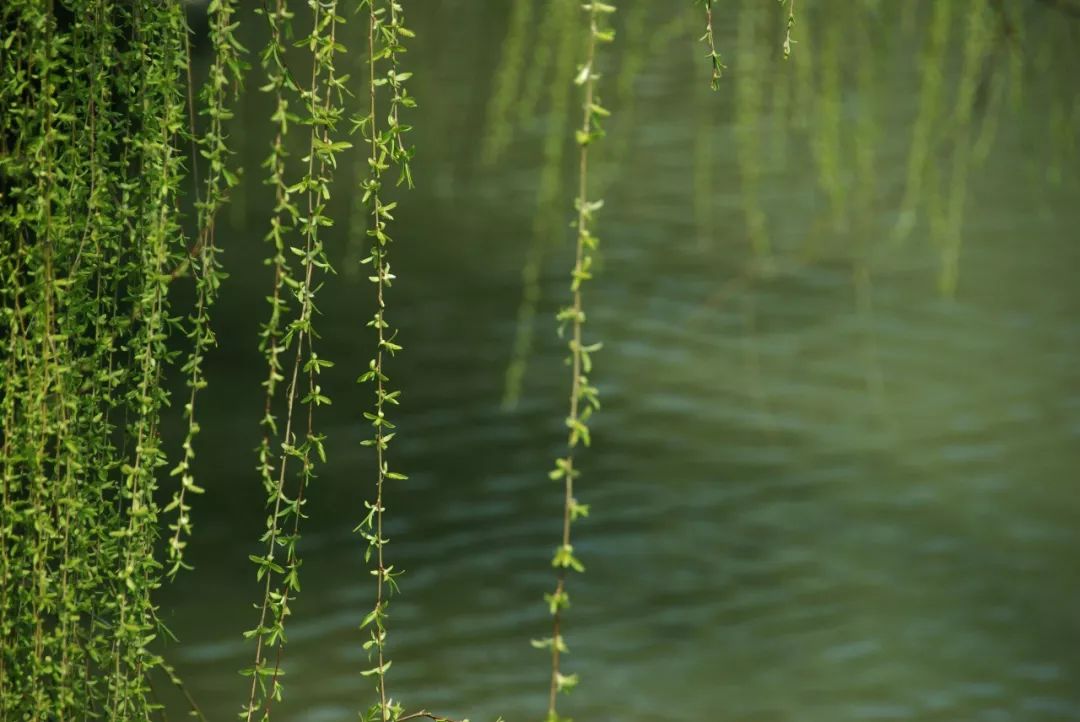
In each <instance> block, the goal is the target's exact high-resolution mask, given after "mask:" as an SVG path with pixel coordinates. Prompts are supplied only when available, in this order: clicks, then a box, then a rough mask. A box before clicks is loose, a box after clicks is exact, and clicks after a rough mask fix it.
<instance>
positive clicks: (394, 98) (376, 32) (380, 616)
mask: <svg viewBox="0 0 1080 722" xmlns="http://www.w3.org/2000/svg"><path fill="white" fill-rule="evenodd" d="M365 2H366V5H367V9H368V101H369V106H368V112H367V113H366V114H365V115H363V116H362V117H360V118H357V119H356V121H355V125H356V129H357V130H358V131H359V132H360V133H361V135H362V137H363V138H364V140H365V142H366V143H367V144H368V148H369V155H368V170H369V174H368V177H367V178H366V179H364V181H363V182H362V184H361V188H362V190H363V202H364V203H365V204H367V206H368V207H369V208H370V214H371V217H370V221H369V227H368V229H367V235H368V236H369V237H370V238H371V239H372V241H371V252H370V254H369V255H368V256H367V257H366V258H364V259H363V263H364V264H365V265H370V267H371V275H370V276H369V280H370V281H371V283H372V284H374V286H375V313H374V315H373V316H372V319H371V321H369V322H368V326H369V327H370V328H373V329H374V330H375V337H376V348H375V355H374V357H373V358H372V359H371V360H370V362H369V364H368V370H367V371H366V372H364V374H363V375H361V376H360V378H359V382H360V383H369V384H371V385H372V387H373V388H374V392H375V393H374V396H375V403H374V407H373V409H372V410H371V411H365V412H364V418H366V419H367V420H368V421H369V422H370V423H371V426H372V431H373V437H372V438H370V439H365V440H364V441H362V442H361V443H362V444H363V445H364V446H370V447H374V449H375V467H376V468H375V498H374V500H373V501H365V502H364V506H365V508H366V510H367V511H366V514H365V516H364V517H363V519H362V521H361V522H360V524H359V525H358V526H357V528H356V530H357V531H358V532H359V533H360V534H361V535H362V536H363V537H364V539H365V540H366V541H367V544H368V546H367V550H366V551H365V555H364V556H365V560H366V561H367V562H368V563H372V564H373V567H374V568H373V569H372V570H371V573H372V575H373V576H374V577H375V604H374V607H373V608H372V609H371V611H370V612H368V614H367V615H366V616H365V617H364V620H363V623H362V624H361V628H363V629H367V630H368V634H369V638H368V641H367V642H365V643H364V649H365V650H366V651H367V652H368V654H369V658H370V659H371V660H372V664H373V666H371V667H369V668H368V669H366V670H364V671H363V672H362V673H361V674H363V675H364V676H366V677H373V678H374V680H375V687H376V691H377V693H378V699H377V701H376V702H375V703H374V704H373V705H371V706H370V707H369V708H368V709H367V711H366V712H365V713H364V714H363V718H364V719H365V720H382V721H383V722H385V721H386V720H391V719H393V720H396V719H398V718H399V717H401V714H402V707H401V705H400V704H395V703H394V701H393V699H392V698H390V697H389V696H388V695H387V691H386V673H387V671H388V670H389V669H390V665H391V660H390V659H389V658H388V657H387V656H386V634H387V627H386V619H387V609H388V606H389V598H390V595H391V593H392V592H394V591H396V590H397V581H396V578H397V577H398V575H399V574H400V572H398V571H395V570H394V566H393V565H392V564H389V563H388V562H387V559H386V555H385V547H386V544H387V542H388V540H387V538H386V537H385V536H383V514H384V512H385V511H386V507H385V502H384V494H383V492H384V489H385V485H386V482H388V481H394V480H404V479H405V478H406V476H405V475H404V474H401V473H399V472H397V471H393V470H392V469H391V468H390V462H389V460H388V459H387V456H388V451H389V449H390V442H391V440H392V439H393V438H394V435H395V433H396V432H395V431H394V428H395V427H394V424H393V422H392V421H390V419H389V418H387V413H388V406H390V405H393V406H396V405H398V403H399V401H398V397H399V396H400V394H401V392H400V391H397V390H393V389H392V388H391V387H390V385H389V384H390V377H389V376H388V374H387V372H386V366H385V361H386V359H387V358H388V357H389V356H393V355H394V354H395V353H396V352H398V351H400V350H401V349H402V346H401V345H400V344H399V343H397V342H396V338H397V331H396V330H395V329H394V328H393V327H392V326H391V325H390V322H389V320H388V319H387V315H386V307H387V302H386V291H387V289H389V288H390V286H391V284H392V281H393V280H394V275H393V273H391V272H390V259H389V250H390V244H391V242H392V240H393V239H392V238H391V236H390V235H389V233H388V232H387V229H388V223H389V221H392V220H393V218H394V216H393V211H394V208H395V207H397V203H396V202H394V201H386V200H385V194H384V188H383V176H384V174H385V173H386V172H388V171H389V170H390V169H391V168H392V167H396V168H397V171H398V178H397V183H398V184H399V185H401V184H404V185H405V186H407V187H409V188H411V187H412V172H411V170H410V167H409V161H410V159H411V158H412V150H411V149H410V148H409V147H408V145H407V143H406V141H405V135H406V133H408V132H409V130H410V127H409V126H408V125H405V124H403V123H402V122H401V120H400V111H401V110H402V109H403V108H411V107H414V105H415V101H414V100H413V99H412V97H411V96H410V95H409V92H408V90H407V89H406V85H405V83H406V81H407V80H408V79H409V77H410V76H411V75H412V73H409V72H403V71H401V70H399V61H400V56H401V54H402V53H404V52H405V47H404V45H403V39H404V38H409V37H412V36H413V33H412V31H411V30H409V29H408V28H407V27H406V26H405V25H404V8H403V6H402V4H401V3H400V1H399V0H389V1H388V2H387V3H386V4H385V5H383V4H380V3H379V2H378V0H365ZM380 62H382V63H384V64H385V65H386V66H388V67H386V70H385V71H384V72H383V71H380V70H379V64H380ZM380 88H382V89H384V92H385V94H386V95H388V96H389V98H388V99H387V100H384V102H385V104H386V106H387V107H388V110H387V111H386V118H385V121H384V122H383V123H380V120H381V119H380V114H379V102H378V101H379V90H380Z"/></svg>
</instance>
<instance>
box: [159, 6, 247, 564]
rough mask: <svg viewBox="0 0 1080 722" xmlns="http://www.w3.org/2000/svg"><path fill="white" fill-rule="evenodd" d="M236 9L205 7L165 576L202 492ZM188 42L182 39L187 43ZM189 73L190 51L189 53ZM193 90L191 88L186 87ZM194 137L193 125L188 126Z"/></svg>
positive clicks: (235, 63) (237, 77)
mask: <svg viewBox="0 0 1080 722" xmlns="http://www.w3.org/2000/svg"><path fill="white" fill-rule="evenodd" d="M234 13H235V8H234V6H233V0H213V1H212V2H211V3H210V5H209V6H208V7H207V14H208V15H209V18H210V41H211V44H212V46H213V61H212V62H211V65H210V74H209V78H208V79H207V81H206V84H205V85H204V86H203V91H202V100H203V103H204V107H203V109H202V111H201V113H202V114H203V115H205V116H206V117H207V118H209V127H208V128H207V130H206V132H205V133H204V134H203V135H201V136H198V139H199V142H200V144H201V155H202V157H203V158H204V159H205V160H206V161H207V163H208V166H209V167H208V168H207V177H206V187H205V196H204V197H203V198H202V199H200V200H199V201H198V203H197V214H198V231H197V234H198V235H197V238H196V241H195V245H194V247H193V248H192V249H191V250H190V257H191V258H190V266H191V268H192V274H193V275H194V277H195V305H194V309H193V310H192V312H191V314H190V316H189V318H188V331H187V335H188V338H189V339H190V340H191V352H190V355H189V356H188V359H187V361H186V362H185V364H184V366H183V369H182V370H183V371H184V372H185V373H186V374H187V375H188V378H187V387H188V399H187V403H185V404H184V415H185V416H186V417H187V431H186V433H185V435H184V441H183V443H182V445H181V448H182V450H183V454H182V457H181V459H180V462H179V463H178V464H177V465H176V466H175V467H174V468H173V470H172V472H171V474H172V475H173V476H179V477H180V488H179V489H178V490H177V491H176V493H175V494H174V495H173V499H172V501H171V502H170V503H169V504H168V506H166V507H165V509H164V511H165V512H168V511H171V510H173V509H175V510H176V521H175V522H173V523H172V524H170V525H169V530H170V531H171V532H172V536H171V537H170V539H169V544H168V552H167V553H168V561H169V569H168V574H169V576H170V577H172V576H175V575H176V573H177V572H178V571H179V570H180V569H181V568H190V566H189V565H188V564H186V563H185V562H184V559H183V556H184V547H185V546H187V542H186V541H185V540H184V538H185V537H187V536H190V535H191V528H192V526H191V514H190V513H191V505H190V503H189V501H188V499H187V495H188V494H201V493H203V489H202V487H200V486H198V485H197V484H196V483H195V476H194V474H193V471H192V463H193V462H194V460H195V446H194V443H195V437H196V436H197V435H198V433H199V423H198V421H196V418H195V401H196V398H197V395H198V392H199V390H200V389H202V388H204V387H205V386H206V380H205V374H204V373H203V364H204V361H205V355H206V352H207V350H208V349H209V348H211V347H212V346H214V345H215V344H216V343H217V340H216V338H215V337H214V332H213V329H212V328H211V326H210V310H211V307H212V306H213V305H214V301H215V300H216V299H217V294H218V288H219V286H220V285H221V281H222V273H221V269H220V266H221V263H220V261H219V260H218V258H217V256H218V253H219V248H218V246H217V241H216V238H215V221H216V217H217V213H218V211H219V210H220V209H221V207H222V206H223V205H224V204H225V203H226V201H227V200H228V191H229V189H230V188H232V187H233V186H235V185H236V183H237V178H236V175H235V173H233V171H231V170H230V169H229V167H228V159H229V156H230V150H229V147H228V144H227V140H228V138H227V136H226V132H225V123H226V121H228V120H229V119H230V118H232V111H231V110H230V109H229V107H228V105H227V101H228V97H229V95H230V90H231V94H232V95H233V96H234V97H235V95H236V93H237V92H238V91H239V88H240V84H241V78H242V72H243V64H242V62H241V60H240V55H241V53H243V52H244V48H243V47H242V46H241V45H240V43H239V42H238V41H237V39H236V37H235V34H234V31H235V29H236V25H237V23H236V22H235V20H234V19H233V15H234ZM186 45H187V43H186V42H185V46H186ZM187 55H188V58H187V64H188V71H189V72H190V64H191V59H190V53H188V54H187ZM188 92H189V93H190V92H191V88H190V87H189V88H188ZM192 134H193V135H194V129H192Z"/></svg>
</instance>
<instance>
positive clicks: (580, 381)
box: [534, 2, 615, 722]
mask: <svg viewBox="0 0 1080 722" xmlns="http://www.w3.org/2000/svg"><path fill="white" fill-rule="evenodd" d="M582 8H583V9H584V10H585V12H586V13H587V16H588V23H589V36H588V45H587V50H586V55H585V63H584V65H582V66H581V68H580V69H579V70H578V74H577V77H576V78H575V79H574V82H575V83H576V84H577V85H579V86H582V88H583V91H584V101H583V103H582V120H581V128H580V129H578V130H577V131H576V133H575V138H576V140H577V143H578V147H579V162H578V197H577V200H576V201H575V209H576V211H577V222H576V226H577V242H576V247H575V260H574V268H573V270H572V271H571V272H570V279H571V280H570V292H571V294H572V296H573V302H572V305H571V306H569V307H567V308H564V309H562V310H561V311H560V312H559V314H558V320H559V322H560V323H561V324H562V328H565V326H566V324H569V325H570V327H571V334H572V335H571V339H570V341H569V342H568V344H567V346H568V348H569V350H570V365H571V369H572V371H571V382H570V413H569V415H568V416H567V417H566V426H567V427H568V429H569V436H568V438H567V453H566V456H564V457H562V458H559V459H556V460H555V468H554V469H553V470H552V471H551V473H550V474H549V476H550V477H551V479H552V480H559V479H562V480H563V485H564V493H565V496H564V502H563V529H562V543H561V544H560V545H559V546H558V547H557V548H556V550H555V555H554V557H553V558H552V560H551V565H552V566H553V567H555V568H556V569H557V570H558V573H557V576H556V583H555V590H554V592H552V593H551V594H547V595H545V597H544V598H545V601H546V602H547V604H548V610H549V612H550V613H551V616H552V635H551V637H550V638H548V639H545V640H539V641H537V642H534V646H537V647H541V648H544V647H546V648H550V650H551V685H550V690H549V695H548V713H547V719H548V722H560V720H561V719H563V718H560V717H559V714H558V710H557V704H558V695H559V693H560V692H569V691H570V690H572V689H573V688H574V687H575V686H576V685H577V684H578V676H577V675H576V674H563V673H562V659H561V655H563V654H565V653H567V652H568V651H569V650H568V648H567V646H566V644H565V642H564V641H563V637H562V622H563V610H564V609H565V608H566V607H568V606H569V604H570V597H569V594H568V593H567V591H566V587H567V579H566V572H567V570H568V569H569V570H573V571H575V572H584V571H585V566H584V565H583V564H582V563H581V562H580V561H579V560H578V558H577V557H576V556H575V555H574V547H573V545H572V544H571V534H570V532H571V526H572V524H573V522H574V521H576V520H577V519H578V518H580V517H585V516H588V513H589V507H588V505H586V504H581V503H579V502H578V500H577V498H576V497H575V496H574V479H575V478H577V477H579V476H580V473H581V472H580V470H578V469H576V468H575V467H574V461H575V452H576V450H577V446H578V444H579V443H582V444H584V445H585V446H588V445H589V444H590V434H589V425H588V422H589V419H590V417H591V416H592V414H593V412H594V411H596V410H597V409H599V408H600V399H599V395H598V391H597V389H596V387H594V386H592V385H591V384H590V383H589V379H588V376H587V375H588V374H590V373H591V372H592V356H591V355H592V354H593V353H594V352H596V351H598V350H599V349H600V344H599V343H593V344H589V345H586V344H585V343H584V340H583V332H584V326H585V308H584V302H583V298H582V286H583V284H584V283H585V282H587V281H588V280H590V279H591V278H592V270H591V269H592V263H593V253H594V252H595V251H596V248H597V244H598V238H597V237H596V236H595V235H594V234H593V232H592V228H591V226H592V224H593V220H594V216H595V214H596V212H597V211H599V210H600V208H601V207H602V206H603V201H601V200H594V201H590V200H589V196H588V191H589V173H588V171H589V163H588V161H589V146H590V145H591V144H592V143H593V142H594V141H596V140H598V139H599V138H601V137H603V129H602V128H601V125H600V123H601V120H602V119H604V118H606V117H607V116H608V115H609V112H608V111H607V110H606V109H605V108H603V107H602V106H601V105H600V103H599V98H598V97H597V95H596V81H597V79H598V78H599V77H600V76H599V74H598V73H597V72H596V68H595V65H596V54H597V45H598V44H599V43H604V42H611V41H612V40H614V32H613V31H611V30H607V29H603V28H602V23H603V20H604V18H605V17H606V16H608V15H610V14H611V13H613V12H615V8H614V6H611V5H607V4H605V3H599V2H590V3H586V4H584V5H582Z"/></svg>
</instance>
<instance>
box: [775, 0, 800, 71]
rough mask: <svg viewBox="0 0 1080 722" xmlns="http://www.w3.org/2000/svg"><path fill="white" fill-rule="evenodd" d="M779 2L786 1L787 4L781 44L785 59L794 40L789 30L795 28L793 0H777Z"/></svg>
mask: <svg viewBox="0 0 1080 722" xmlns="http://www.w3.org/2000/svg"><path fill="white" fill-rule="evenodd" d="M779 2H780V5H783V4H784V3H787V6H788V14H787V24H786V26H785V29H784V45H783V49H784V60H787V59H788V58H790V57H791V46H792V45H794V44H795V42H796V41H794V40H792V39H791V31H792V30H794V29H795V0H779Z"/></svg>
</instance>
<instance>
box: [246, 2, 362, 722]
mask: <svg viewBox="0 0 1080 722" xmlns="http://www.w3.org/2000/svg"><path fill="white" fill-rule="evenodd" d="M309 7H310V8H311V12H312V27H311V31H310V33H309V34H308V35H307V37H306V38H304V42H303V46H305V47H306V48H307V49H308V52H309V53H310V55H311V75H310V78H309V80H308V85H307V87H306V88H305V87H301V86H300V85H299V84H298V83H297V82H296V81H295V80H294V79H293V78H292V76H291V75H290V74H289V73H288V70H287V69H286V67H285V65H284V59H283V55H284V45H283V40H284V37H285V32H286V30H287V24H288V22H289V20H290V18H291V14H290V13H289V11H288V10H287V7H286V4H285V2H284V0H282V1H281V2H279V3H278V4H277V5H276V6H275V8H274V9H273V10H270V9H266V10H265V11H264V12H265V14H266V17H267V18H268V20H269V23H270V27H271V39H270V42H269V45H268V47H267V49H266V50H265V51H264V53H263V63H264V67H265V68H266V71H267V74H268V76H269V78H270V82H269V85H268V86H266V87H268V88H269V89H270V90H271V91H272V92H273V93H274V95H275V100H276V103H277V111H276V112H275V115H274V117H273V121H274V122H275V123H276V124H277V129H278V134H277V135H276V136H275V140H274V143H273V145H272V148H271V155H270V160H269V163H268V165H269V167H270V173H271V183H272V184H273V185H274V186H275V189H276V196H277V208H276V209H275V212H274V216H273V218H272V220H271V231H270V234H269V236H268V238H269V239H270V240H271V241H272V242H273V243H274V252H273V256H272V258H271V264H272V265H273V266H274V271H275V273H274V291H273V294H272V296H271V302H270V303H271V311H270V313H271V317H270V321H268V323H267V325H266V326H264V329H263V346H264V354H266V357H267V365H268V367H269V371H268V374H269V377H268V380H267V382H266V383H265V386H266V391H267V405H266V409H269V410H268V411H266V412H265V414H264V418H263V422H264V429H265V430H266V432H267V433H268V434H272V435H274V436H275V437H276V440H277V442H278V446H279V449H280V450H279V451H277V452H276V461H275V457H274V455H273V453H272V452H273V451H274V449H273V445H272V444H270V442H269V441H264V442H263V443H262V444H261V445H260V450H259V469H260V474H261V476H262V478H263V483H264V485H266V484H267V480H268V479H269V488H268V498H267V504H268V506H269V507H270V509H271V511H270V513H269V514H268V516H267V528H266V532H265V533H264V534H263V537H262V541H263V542H264V543H265V544H266V550H265V553H264V554H263V555H252V557H251V560H252V562H253V563H254V564H255V565H256V567H257V573H256V578H257V579H258V580H260V581H263V594H262V601H261V603H260V604H259V605H258V609H259V622H258V624H257V625H256V627H254V628H253V629H251V630H249V631H248V632H247V633H246V634H247V636H248V637H251V638H254V639H255V661H254V664H253V666H251V667H249V668H247V669H245V670H244V674H246V675H249V676H250V677H251V686H250V690H249V695H248V702H247V704H246V705H244V707H243V711H242V713H241V714H242V716H244V717H245V718H246V719H247V720H249V722H250V720H252V719H255V717H256V716H258V717H259V719H263V720H266V719H269V717H270V713H271V707H272V704H273V702H276V701H280V700H281V695H282V686H281V664H282V656H283V653H284V647H285V643H286V635H285V626H286V620H287V618H288V616H289V615H290V614H291V609H290V607H289V603H290V601H291V600H292V597H293V596H295V594H296V593H298V592H299V590H300V577H299V565H300V560H299V557H298V552H297V544H298V542H299V539H300V522H301V520H302V519H303V517H304V514H303V507H304V503H305V500H304V494H305V492H306V490H307V488H308V486H309V484H310V483H311V481H312V479H313V478H314V476H315V464H316V458H317V459H318V460H321V461H325V459H326V453H325V451H324V447H323V439H324V437H323V435H321V434H319V433H317V432H316V431H315V428H314V412H315V408H316V407H318V406H323V405H326V404H329V403H330V399H329V398H328V397H327V396H326V395H325V394H324V393H323V391H322V387H321V386H320V384H319V375H320V373H321V371H322V369H323V368H325V367H328V366H331V365H332V363H331V362H330V361H327V360H325V359H322V358H320V357H319V355H318V353H317V352H316V351H315V348H314V338H315V337H316V336H317V333H316V331H315V327H314V321H315V315H316V313H317V309H316V307H315V295H316V293H317V292H318V289H319V286H320V285H321V284H318V283H317V282H316V277H315V274H316V272H318V273H320V274H325V273H329V272H331V271H332V270H333V269H332V267H331V266H330V263H329V260H328V259H327V255H326V249H325V245H324V243H323V240H322V238H321V237H320V229H322V228H325V227H328V226H331V225H332V224H333V220H332V219H331V218H330V216H329V215H327V210H326V206H327V202H328V201H329V199H330V181H331V178H332V173H333V170H334V169H335V168H336V166H337V161H336V158H337V155H338V154H339V153H341V152H342V151H344V150H346V149H348V148H349V147H351V145H350V144H349V143H348V142H346V141H335V140H333V133H334V132H335V130H336V126H337V123H338V121H339V120H340V118H341V115H342V112H343V110H342V98H343V96H344V94H345V83H346V82H347V80H348V76H338V75H337V74H336V72H335V69H334V55H335V54H336V53H337V52H339V51H340V50H341V45H340V44H339V43H338V41H337V38H336V31H337V27H338V25H340V24H341V23H343V22H344V21H343V19H342V18H341V17H340V16H339V15H338V13H337V2H336V1H335V0H329V1H328V2H312V3H309ZM286 89H288V90H290V91H292V92H293V93H295V95H296V96H297V98H298V100H299V101H300V102H301V104H302V105H303V107H304V110H305V113H306V114H305V116H304V117H303V120H302V122H303V124H304V125H307V126H308V129H309V132H308V137H307V139H306V140H307V151H306V155H305V156H304V157H303V158H302V159H301V161H302V163H303V164H304V166H303V168H304V170H303V175H302V176H301V177H300V179H299V180H298V181H297V182H296V183H294V184H293V185H288V186H286V185H284V180H283V175H282V174H283V172H284V168H283V164H284V156H283V155H282V154H283V153H284V152H285V151H284V148H283V145H282V144H283V143H284V142H285V134H286V132H287V130H288V126H287V121H288V119H289V116H288V112H287V110H286V109H285V108H286V107H287V106H286V105H285V99H284V91H285V90H286ZM279 113H280V116H279ZM293 196H299V198H300V202H301V203H302V204H303V205H302V206H300V205H298V204H296V203H293V202H292V201H291V198H292V197H293ZM289 231H294V232H295V236H293V238H294V240H293V241H292V245H289V246H287V247H286V246H285V244H286V243H288V241H287V240H286V238H287V236H289V235H293V234H291V233H288V232H289ZM284 250H287V251H288V252H289V253H291V254H293V255H295V256H297V257H298V258H299V259H300V262H299V268H298V269H297V274H296V276H295V277H293V276H291V275H289V274H288V272H287V270H286V269H285V267H284V265H285V264H284V263H283V261H282V260H281V258H282V257H283V256H284V253H283V251H284ZM286 278H288V279H289V282H288V284H287V285H286ZM283 293H291V294H292V296H293V300H294V308H295V309H296V313H295V316H294V317H293V318H292V319H291V320H290V321H289V322H288V323H287V324H285V325H284V326H280V324H281V313H282V312H283V311H284V310H285V308H286V307H285V305H284V303H283V302H282V299H281V295H282V294H283ZM279 334H280V335H279ZM290 350H291V351H292V352H293V356H292V363H291V367H290V368H288V369H287V372H286V373H287V375H285V376H284V377H282V375H281V373H280V371H279V366H278V364H279V363H280V359H279V356H280V355H281V354H283V353H285V352H286V351H290ZM279 381H287V385H286V387H285V389H284V397H283V399H282V403H283V406H284V415H285V423H284V425H283V426H282V427H280V433H277V432H278V430H279V428H278V426H277V422H276V421H275V420H274V418H273V416H272V405H273V400H274V396H273V395H274V391H275V390H276V389H277V388H278V386H277V384H278V382H279ZM297 403H299V404H300V405H301V406H304V407H306V413H305V412H303V411H300V413H298V411H299V410H298V409H297ZM301 415H302V416H303V417H306V418H302V417H301ZM290 459H295V461H296V465H297V467H298V469H297V471H296V482H295V485H294V491H292V493H291V494H290V493H289V492H288V486H287V480H288V476H289V474H288V469H289V461H290ZM275 464H276V466H275ZM279 553H280V556H278V555H279ZM271 651H272V652H273V654H272V655H271V654H270V652H271Z"/></svg>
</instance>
